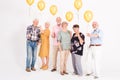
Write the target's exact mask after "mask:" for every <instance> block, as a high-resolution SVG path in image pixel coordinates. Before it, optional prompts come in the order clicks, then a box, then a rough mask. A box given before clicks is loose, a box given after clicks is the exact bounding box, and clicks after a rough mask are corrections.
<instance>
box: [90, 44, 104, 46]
mask: <svg viewBox="0 0 120 80" xmlns="http://www.w3.org/2000/svg"><path fill="white" fill-rule="evenodd" d="M90 46H102V45H101V44H90Z"/></svg>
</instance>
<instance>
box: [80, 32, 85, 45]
mask: <svg viewBox="0 0 120 80" xmlns="http://www.w3.org/2000/svg"><path fill="white" fill-rule="evenodd" d="M81 38H82V39H83V41H84V42H83V44H85V36H84V34H81Z"/></svg>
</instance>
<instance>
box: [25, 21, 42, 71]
mask: <svg viewBox="0 0 120 80" xmlns="http://www.w3.org/2000/svg"><path fill="white" fill-rule="evenodd" d="M38 23H39V21H38V20H37V19H35V20H34V21H33V24H32V25H30V26H28V27H27V33H26V37H27V58H26V71H27V72H31V70H32V71H36V69H35V62H36V57H37V55H36V54H37V45H38V42H39V40H40V35H39V34H40V29H39V28H38Z"/></svg>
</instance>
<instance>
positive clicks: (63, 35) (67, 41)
mask: <svg viewBox="0 0 120 80" xmlns="http://www.w3.org/2000/svg"><path fill="white" fill-rule="evenodd" d="M58 41H60V43H61V48H62V50H70V48H71V37H70V31H68V30H67V31H66V32H64V31H60V32H59V33H58Z"/></svg>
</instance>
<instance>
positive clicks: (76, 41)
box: [71, 25, 85, 76]
mask: <svg viewBox="0 0 120 80" xmlns="http://www.w3.org/2000/svg"><path fill="white" fill-rule="evenodd" d="M73 30H74V32H75V33H74V34H73V36H72V39H71V53H72V63H73V69H74V74H76V75H79V76H82V74H83V73H82V66H81V56H82V55H83V45H84V38H85V37H84V35H83V34H82V33H81V32H80V31H79V25H73Z"/></svg>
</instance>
